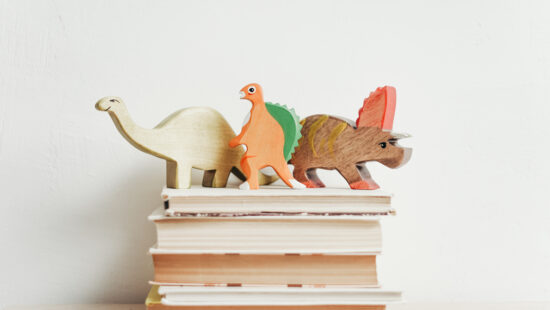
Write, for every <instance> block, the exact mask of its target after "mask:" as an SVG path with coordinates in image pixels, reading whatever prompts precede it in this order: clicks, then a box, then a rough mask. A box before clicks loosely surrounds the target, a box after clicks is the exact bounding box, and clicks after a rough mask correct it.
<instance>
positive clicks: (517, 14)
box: [0, 0, 550, 306]
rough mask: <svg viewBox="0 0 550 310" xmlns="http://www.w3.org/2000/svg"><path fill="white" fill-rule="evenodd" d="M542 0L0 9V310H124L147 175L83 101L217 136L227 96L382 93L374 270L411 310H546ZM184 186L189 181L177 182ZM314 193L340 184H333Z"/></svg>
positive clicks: (326, 109)
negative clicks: (116, 308) (203, 123)
mask: <svg viewBox="0 0 550 310" xmlns="http://www.w3.org/2000/svg"><path fill="white" fill-rule="evenodd" d="M549 12H550V5H549V3H548V2H547V1H485V2H481V1H444V2H441V1H417V2H416V3H412V2H409V1H402V2H388V1H378V2H367V1H269V2H267V1H266V2H263V1H262V2H260V1H232V2H229V1H92V0H89V1H69V0H67V1H15V0H14V1H3V0H0V175H1V177H0V191H1V192H0V194H1V195H0V206H1V208H2V212H3V215H2V217H1V218H0V244H1V245H2V252H1V255H0V266H1V267H0V268H1V270H0V271H1V273H0V276H1V279H2V280H1V281H0V306H1V305H7V304H37V303H104V302H124V303H140V302H142V301H143V299H144V297H145V294H146V293H147V290H148V287H149V286H148V284H147V281H148V280H149V279H151V276H152V263H151V259H150V257H149V256H148V255H147V254H146V252H147V250H148V248H149V246H151V245H152V244H153V242H154V240H155V234H154V230H153V226H152V225H151V224H150V223H148V222H147V221H146V216H147V215H148V214H149V212H150V211H151V210H153V209H154V208H155V207H156V206H158V205H159V203H160V199H159V192H160V189H161V188H162V186H163V184H164V162H163V161H161V160H159V159H157V158H154V157H152V156H149V155H146V154H144V153H141V152H139V151H137V150H135V149H134V148H133V147H132V146H130V145H129V144H128V143H127V142H126V141H125V140H123V139H122V137H121V136H120V135H119V134H118V132H117V131H116V130H115V127H114V126H113V124H112V122H111V120H110V118H109V117H108V116H107V114H106V113H101V112H98V111H96V110H94V107H93V106H94V103H95V102H96V101H97V100H98V99H99V98H101V97H103V96H107V95H117V96H120V97H122V98H123V99H124V100H125V101H126V103H127V105H128V107H129V110H130V113H131V114H132V116H133V118H134V119H135V120H136V121H137V122H138V123H139V124H142V125H143V126H146V127H147V126H148V127H152V126H154V125H156V123H157V122H159V121H160V120H162V119H163V118H164V117H165V116H167V115H168V114H169V113H171V112H172V111H174V110H176V109H179V108H182V107H188V106H194V105H205V106H206V105H208V106H212V107H214V108H216V109H218V110H219V111H221V112H222V113H223V114H224V115H225V116H226V118H227V119H228V120H229V122H230V123H231V124H232V126H233V128H234V129H235V130H239V128H240V125H241V122H242V119H243V117H244V115H245V114H246V112H247V110H248V109H249V105H248V104H247V103H246V102H243V101H240V100H239V99H238V90H239V89H240V88H241V87H242V86H243V85H244V84H246V83H248V82H253V81H257V82H259V83H261V84H262V85H263V86H264V91H265V97H266V99H268V100H272V101H278V102H281V103H285V104H288V105H290V106H293V107H295V108H296V111H297V112H298V113H299V114H300V115H302V116H307V115H310V114H314V113H331V114H336V115H341V116H346V117H349V118H355V117H356V113H357V110H358V108H359V106H360V105H361V103H362V99H363V98H364V97H365V96H367V95H368V93H369V92H370V91H371V90H373V89H374V88H376V87H377V86H380V85H384V84H390V85H394V86H396V88H397V91H398V105H397V111H396V119H395V128H394V129H396V130H401V131H407V132H410V133H412V134H413V135H414V138H412V139H410V140H409V141H403V142H404V144H407V145H410V146H413V147H414V149H415V151H414V154H413V158H412V160H411V162H410V163H409V164H408V165H407V166H406V167H403V168H402V169H400V170H389V169H386V168H384V167H381V166H377V165H372V166H371V167H372V169H371V172H372V173H373V175H374V177H375V179H376V180H377V181H378V182H379V183H380V184H382V185H383V187H385V188H386V189H387V190H390V191H393V192H394V193H395V194H396V198H395V206H396V208H397V209H398V216H397V217H395V218H391V219H387V220H385V222H384V225H385V226H384V232H385V249H386V252H385V254H384V255H383V257H382V259H381V275H382V278H383V280H384V283H385V284H386V285H388V286H393V287H400V288H402V289H403V290H404V291H405V294H406V298H407V299H408V300H410V301H447V300H457V301H458V300H475V301H485V300H503V301H505V300H548V299H550V280H549V279H550V268H549V265H550V247H549V243H550V209H549V207H550V206H549V204H548V192H549V190H550V186H549V180H548V178H549V176H550V165H549V160H548V156H549V155H548V153H549V151H550V143H549V142H548V136H549V135H550V126H549V125H548V121H549V119H550V118H549V117H550V103H549V99H550V22H548V13H549ZM196 176H197V178H196V180H197V181H198V174H197V175H196ZM321 176H322V177H323V178H325V179H328V180H329V181H328V184H330V185H334V186H344V185H345V183H344V182H343V181H342V179H341V178H340V177H339V176H337V175H336V174H335V173H322V174H321Z"/></svg>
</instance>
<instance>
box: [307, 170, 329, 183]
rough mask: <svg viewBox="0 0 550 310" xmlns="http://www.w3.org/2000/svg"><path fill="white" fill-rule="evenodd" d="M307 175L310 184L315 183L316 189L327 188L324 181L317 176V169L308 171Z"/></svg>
mask: <svg viewBox="0 0 550 310" xmlns="http://www.w3.org/2000/svg"><path fill="white" fill-rule="evenodd" d="M306 174H307V178H308V179H309V180H310V182H313V183H314V184H315V187H325V183H323V181H321V179H319V176H318V175H317V168H313V169H309V170H307V171H306Z"/></svg>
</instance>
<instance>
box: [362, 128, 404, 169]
mask: <svg viewBox="0 0 550 310" xmlns="http://www.w3.org/2000/svg"><path fill="white" fill-rule="evenodd" d="M357 130H359V135H361V136H362V137H363V139H361V140H362V142H363V143H364V145H365V146H367V150H368V151H367V152H368V155H367V156H366V157H367V158H369V161H371V160H372V161H377V162H379V163H381V164H383V165H384V166H387V167H389V168H399V167H401V166H403V165H405V164H406V163H407V162H408V161H409V159H410V158H411V154H412V149H411V148H408V147H403V146H401V145H399V144H398V141H399V139H403V138H408V137H410V135H408V134H403V133H396V132H392V131H388V130H381V129H380V128H377V127H360V128H358V129H357Z"/></svg>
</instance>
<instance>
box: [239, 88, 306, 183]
mask: <svg viewBox="0 0 550 310" xmlns="http://www.w3.org/2000/svg"><path fill="white" fill-rule="evenodd" d="M241 99H246V100H249V101H250V102H251V103H252V109H251V110H250V118H249V120H248V122H247V123H246V124H245V125H244V126H243V128H242V130H241V133H240V134H239V135H238V136H236V137H235V138H233V139H232V140H231V141H230V142H229V146H231V147H236V146H238V145H240V144H244V145H246V152H245V154H244V156H243V157H242V159H241V167H242V169H243V172H244V174H245V175H246V176H247V181H246V182H244V183H243V184H242V185H241V186H240V188H241V189H258V177H257V176H258V171H259V170H260V169H262V168H264V167H268V166H269V167H272V168H273V170H275V172H276V173H277V174H278V175H279V177H280V178H281V179H282V180H283V182H285V184H286V185H288V186H289V187H291V188H295V189H301V188H305V186H304V185H302V184H301V183H299V182H298V181H296V180H295V179H294V178H293V177H292V174H291V173H290V170H289V169H288V165H287V163H286V162H287V160H286V159H285V151H284V150H285V132H284V131H283V127H281V125H280V124H279V122H278V121H277V120H276V119H275V118H274V117H273V116H272V114H270V112H269V111H268V109H267V107H266V104H265V102H264V98H263V92H262V88H261V86H260V85H258V84H255V83H254V84H249V85H246V86H245V87H243V88H242V89H241ZM289 113H290V112H289ZM285 127H286V126H285ZM296 128H298V127H296ZM296 128H295V130H296ZM298 132H299V129H298ZM287 136H288V135H287ZM298 138H299V135H297V134H296V133H295V134H294V135H293V139H298ZM296 141H297V140H296ZM290 145H293V142H290ZM293 148H294V146H292V147H291V149H293Z"/></svg>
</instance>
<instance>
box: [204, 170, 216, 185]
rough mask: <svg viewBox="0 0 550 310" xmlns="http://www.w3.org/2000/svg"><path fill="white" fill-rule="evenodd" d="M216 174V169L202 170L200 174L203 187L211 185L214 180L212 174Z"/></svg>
mask: <svg viewBox="0 0 550 310" xmlns="http://www.w3.org/2000/svg"><path fill="white" fill-rule="evenodd" d="M215 175H216V170H204V173H203V175H202V186H203V187H212V183H213V182H214V176H215Z"/></svg>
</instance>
